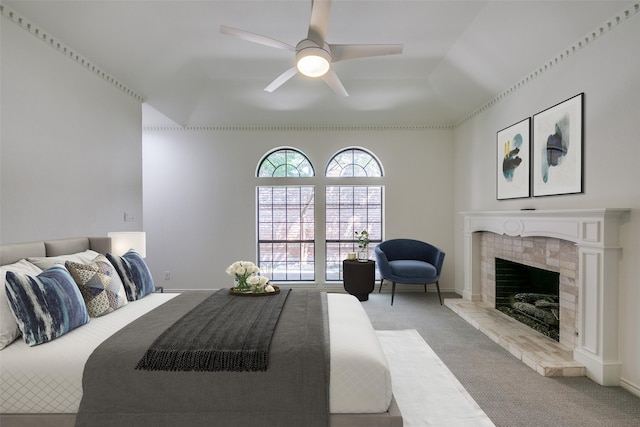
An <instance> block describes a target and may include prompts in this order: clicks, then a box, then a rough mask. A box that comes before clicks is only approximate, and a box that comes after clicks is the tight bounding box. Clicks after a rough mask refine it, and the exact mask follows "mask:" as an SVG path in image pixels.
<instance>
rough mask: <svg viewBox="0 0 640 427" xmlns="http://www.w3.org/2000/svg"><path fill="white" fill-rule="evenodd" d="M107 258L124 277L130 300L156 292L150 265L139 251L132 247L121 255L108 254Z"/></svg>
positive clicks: (121, 277)
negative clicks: (148, 265)
mask: <svg viewBox="0 0 640 427" xmlns="http://www.w3.org/2000/svg"><path fill="white" fill-rule="evenodd" d="M107 259H108V260H109V261H110V262H111V264H113V266H114V267H115V268H116V271H117V272H118V275H119V276H120V279H122V283H123V284H124V290H125V291H126V292H127V299H128V300H129V301H135V300H139V299H140V298H142V297H144V296H146V295H148V294H150V293H152V292H155V290H156V288H155V285H154V283H153V278H152V277H151V272H150V271H149V267H147V264H146V263H145V262H144V259H143V258H142V256H140V254H139V253H137V252H136V251H134V250H133V249H131V250H129V252H127V253H126V254H124V255H122V256H121V257H120V256H116V255H112V254H107Z"/></svg>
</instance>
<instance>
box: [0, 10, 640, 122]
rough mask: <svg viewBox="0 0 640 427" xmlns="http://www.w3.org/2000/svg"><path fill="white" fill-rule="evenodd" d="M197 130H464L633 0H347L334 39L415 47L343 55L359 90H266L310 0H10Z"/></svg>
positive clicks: (306, 82)
mask: <svg viewBox="0 0 640 427" xmlns="http://www.w3.org/2000/svg"><path fill="white" fill-rule="evenodd" d="M2 4H3V5H5V6H7V7H8V8H9V9H11V10H13V11H15V12H16V13H17V14H19V15H20V16H22V17H24V18H26V20H28V21H29V22H31V23H32V24H34V25H35V26H37V27H39V28H41V29H42V30H43V31H45V32H46V33H47V34H48V36H49V37H53V38H55V40H57V41H60V42H62V43H63V44H65V45H66V46H68V47H70V48H71V49H74V50H75V51H76V52H78V53H79V54H80V55H82V56H84V57H85V58H87V59H88V60H89V61H91V62H92V63H93V64H95V65H97V66H98V67H100V68H101V69H102V70H104V71H105V72H107V73H108V74H110V75H111V76H113V77H115V78H116V79H117V80H118V81H119V82H121V83H122V84H124V85H125V86H127V87H128V88H130V89H131V90H132V91H134V92H135V93H137V94H139V95H141V96H142V97H143V98H144V100H145V101H146V103H148V104H149V105H150V106H152V107H154V108H155V109H156V110H158V111H160V112H162V113H163V114H164V115H166V116H167V117H169V118H170V119H172V120H173V121H175V122H176V123H177V124H180V125H185V126H202V125H206V126H325V125H329V126H334V125H351V126H353V125H401V126H452V125H455V124H456V123H458V122H460V121H461V120H463V119H464V118H465V117H467V116H468V115H469V114H472V113H473V112H474V111H476V110H477V109H478V108H480V107H482V106H483V105H485V104H486V103H488V102H490V101H491V100H492V99H493V98H495V97H496V96H497V95H499V94H500V93H502V92H503V91H505V90H507V89H509V88H510V87H512V86H513V85H514V84H516V83H517V82H518V81H520V80H521V79H522V78H524V77H526V76H527V75H529V74H530V73H531V72H532V71H533V70H535V69H537V68H538V67H540V66H541V65H543V64H545V63H548V62H549V61H550V60H552V59H553V58H554V57H555V56H556V55H558V54H559V53H561V52H563V51H564V50H565V49H567V48H570V47H571V46H573V45H575V44H576V43H578V42H579V41H581V40H584V37H585V35H589V34H591V33H592V32H593V31H597V29H598V28H599V27H601V26H603V25H605V24H606V23H607V22H608V21H610V20H611V19H614V18H615V16H617V15H619V14H620V13H622V12H623V11H624V10H625V8H630V7H631V4H632V3H631V2H629V1H628V0H625V1H615V0H605V1H596V0H589V1H577V0H571V1H556V0H554V1H520V0H518V1H515V0H513V1H475V0H474V1H452V0H448V1H422V0H412V1H402V0H368V1H355V0H334V2H333V5H332V8H331V16H330V21H329V28H328V31H327V41H328V42H329V43H364V44H369V43H371V44H387V43H390V44H391V43H394V44H395V43H397V44H403V45H404V52H403V53H402V54H401V55H392V56H384V57H377V58H364V59H357V60H352V61H345V62H339V63H336V64H334V69H335V71H336V72H337V74H338V75H339V77H340V79H341V80H342V83H343V84H344V86H345V88H346V90H347V91H348V92H349V95H350V96H349V97H346V98H342V97H338V96H336V95H335V94H334V93H333V92H332V91H331V90H330V89H329V88H328V87H327V86H326V85H325V84H324V82H322V81H317V80H311V79H309V78H303V77H301V76H299V75H298V76H296V77H294V78H293V79H292V80H290V81H288V82H287V83H285V84H284V85H283V86H282V87H280V88H279V89H278V90H276V91H275V92H273V93H268V92H265V91H264V90H263V89H264V88H265V87H266V86H267V85H268V84H269V83H270V82H271V81H272V80H273V79H275V78H276V77H277V76H279V75H280V74H281V73H282V72H284V71H285V70H286V69H288V68H290V67H291V66H293V59H294V58H293V54H292V53H291V52H288V51H284V50H278V49H274V48H270V47H266V46H262V45H258V44H254V43H250V42H247V41H244V40H239V39H236V38H233V37H230V36H227V35H223V34H221V33H220V32H219V27H220V25H221V24H222V25H228V26H231V27H236V28H240V29H243V30H247V31H251V32H254V33H258V34H263V35H266V36H269V37H272V38H275V39H278V40H281V41H284V42H286V43H288V44H292V45H295V44H296V43H297V42H298V41H300V40H301V39H303V38H305V37H306V35H307V28H308V25H309V14H310V10H311V1H310V0H288V1H287V0H278V1H270V0H256V1H244V0H231V1H217V0H209V1H207V0H201V1H187V0H174V1H169V0H163V1H157V0H156V1H151V0H146V1H140V0H137V1H133V0H130V1H125V0H121V1H99V0H84V1H60V0H42V1H37V0H19V1H3V2H2Z"/></svg>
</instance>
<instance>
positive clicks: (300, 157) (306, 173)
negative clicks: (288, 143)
mask: <svg viewBox="0 0 640 427" xmlns="http://www.w3.org/2000/svg"><path fill="white" fill-rule="evenodd" d="M310 176H314V171H313V166H312V165H311V162H310V161H309V159H308V158H307V156H305V155H304V154H303V153H302V152H300V151H298V150H295V149H292V148H279V149H277V150H274V151H272V152H270V153H269V154H267V155H266V156H265V157H264V158H263V159H262V161H261V162H260V165H259V166H258V177H278V178H294V177H310Z"/></svg>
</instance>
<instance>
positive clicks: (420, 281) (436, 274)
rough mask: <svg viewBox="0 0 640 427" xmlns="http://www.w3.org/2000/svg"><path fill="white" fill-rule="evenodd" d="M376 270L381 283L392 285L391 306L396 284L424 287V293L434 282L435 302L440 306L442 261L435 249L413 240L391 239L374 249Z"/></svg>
mask: <svg viewBox="0 0 640 427" xmlns="http://www.w3.org/2000/svg"><path fill="white" fill-rule="evenodd" d="M375 255H376V259H377V261H378V269H379V270H380V275H381V276H382V279H381V280H380V289H379V290H378V293H380V291H381V290H382V282H383V281H384V280H385V279H387V280H388V281H390V282H391V283H392V287H391V305H393V297H394V295H395V292H396V283H404V284H415V285H424V291H425V292H427V284H430V283H435V284H436V289H437V290H438V299H440V305H442V297H441V296H440V285H439V283H438V280H439V279H440V273H441V272H442V264H443V262H444V255H445V254H444V252H442V251H441V250H440V249H438V248H436V247H435V246H433V245H431V244H429V243H425V242H421V241H419V240H414V239H391V240H387V241H384V242H382V243H380V244H379V245H378V246H376V249H375Z"/></svg>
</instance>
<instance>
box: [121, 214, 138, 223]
mask: <svg viewBox="0 0 640 427" xmlns="http://www.w3.org/2000/svg"><path fill="white" fill-rule="evenodd" d="M135 220H136V217H135V215H134V214H132V213H131V212H125V213H124V221H125V222H130V221H135Z"/></svg>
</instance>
